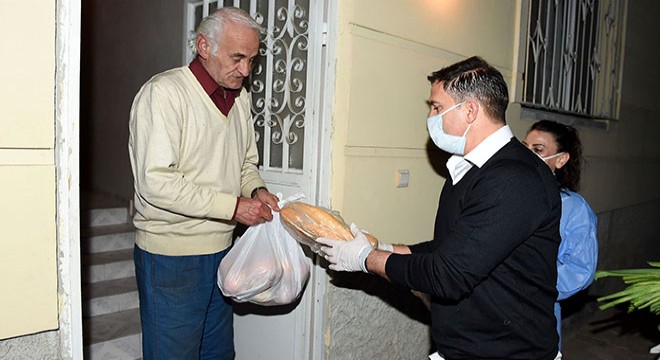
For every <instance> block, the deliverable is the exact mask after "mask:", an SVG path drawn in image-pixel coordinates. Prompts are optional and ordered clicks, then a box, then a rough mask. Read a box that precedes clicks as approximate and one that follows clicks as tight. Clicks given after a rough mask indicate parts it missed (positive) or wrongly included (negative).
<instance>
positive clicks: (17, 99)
mask: <svg viewBox="0 0 660 360" xmlns="http://www.w3.org/2000/svg"><path fill="white" fill-rule="evenodd" d="M55 3H56V2H55V1H41V2H39V4H35V3H34V2H32V1H1V4H0V5H1V7H2V11H0V49H2V55H1V56H0V82H1V83H2V86H0V99H2V100H0V104H1V106H0V129H2V130H1V131H0V148H3V147H4V148H52V147H53V144H54V130H53V129H54V126H53V123H54V104H55V99H54V97H53V92H54V88H55ZM26 19H29V21H26ZM17 29H23V30H22V31H18V30H17Z"/></svg>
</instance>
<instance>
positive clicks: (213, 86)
mask: <svg viewBox="0 0 660 360" xmlns="http://www.w3.org/2000/svg"><path fill="white" fill-rule="evenodd" d="M188 67H189V68H190V71H191V72H192V73H193V75H195V78H197V81H199V83H200V85H202V88H204V92H206V94H207V95H209V96H211V94H213V93H214V92H215V91H216V90H218V88H219V87H220V85H218V83H217V82H215V80H213V78H212V77H211V75H210V74H209V72H208V71H206V69H204V66H202V63H201V62H200V61H199V58H197V57H196V58H195V59H194V60H193V61H192V62H191V63H190V65H189V66H188Z"/></svg>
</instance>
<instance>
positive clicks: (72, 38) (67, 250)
mask: <svg viewBox="0 0 660 360" xmlns="http://www.w3.org/2000/svg"><path fill="white" fill-rule="evenodd" d="M56 6H57V15H56V17H57V19H56V25H55V26H56V34H57V35H56V38H55V42H56V59H55V92H54V94H53V95H54V100H55V123H54V125H55V157H56V158H55V169H56V174H57V179H56V181H57V204H56V206H57V250H58V251H57V271H58V282H59V285H58V295H59V299H60V300H59V301H60V305H59V309H60V310H59V338H60V354H61V358H62V359H82V358H83V330H82V296H81V284H80V215H79V213H80V201H79V200H80V195H79V190H78V188H79V184H80V175H79V170H78V169H79V153H80V146H79V135H78V133H79V129H80V119H79V116H80V115H79V113H80V23H81V17H82V16H81V2H80V0H57V4H56Z"/></svg>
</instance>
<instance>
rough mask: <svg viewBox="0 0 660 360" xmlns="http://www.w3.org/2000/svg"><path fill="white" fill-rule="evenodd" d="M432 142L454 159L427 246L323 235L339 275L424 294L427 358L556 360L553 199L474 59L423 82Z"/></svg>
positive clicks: (487, 73) (489, 71) (494, 78)
mask: <svg viewBox="0 0 660 360" xmlns="http://www.w3.org/2000/svg"><path fill="white" fill-rule="evenodd" d="M428 79H429V80H430V82H431V95H430V98H429V100H428V104H429V106H430V108H431V110H430V114H429V116H430V117H429V118H428V120H427V126H428V130H429V134H430V136H431V139H432V140H433V142H434V143H435V144H436V145H437V146H438V147H439V148H440V149H442V150H444V151H446V152H449V153H451V154H452V157H451V158H450V159H449V160H448V161H447V168H448V170H449V174H450V178H448V179H447V180H446V181H445V184H444V187H443V189H442V193H441V196H440V202H439V206H438V211H437V215H436V221H435V230H434V238H433V240H431V241H429V242H424V243H420V244H417V245H412V246H407V245H393V246H392V245H390V246H383V247H381V246H380V245H379V246H378V249H374V248H372V246H371V244H370V243H369V241H368V240H367V239H366V237H365V236H364V234H363V233H362V232H361V231H360V230H359V229H358V228H357V226H355V225H352V227H351V228H352V231H353V234H354V235H355V238H354V239H353V240H351V241H347V242H344V241H338V240H334V239H324V238H321V239H319V240H318V241H319V242H321V243H323V244H324V245H325V246H323V247H322V248H321V253H322V254H324V256H325V257H326V259H327V260H328V261H329V262H330V264H331V265H330V268H331V269H332V270H338V271H364V272H370V273H374V274H377V275H380V276H382V277H384V278H386V279H389V280H390V281H391V282H393V283H396V284H399V285H403V286H405V287H408V288H410V289H412V290H415V291H418V292H424V293H427V294H430V296H431V322H432V339H433V343H434V345H435V347H436V350H437V353H434V354H432V355H431V357H430V358H431V359H447V360H455V359H472V360H474V359H525V360H531V359H539V360H552V359H559V358H561V355H559V353H558V349H557V341H558V339H557V332H556V328H555V324H556V323H555V317H554V314H553V306H554V301H555V299H556V298H557V290H556V287H555V285H556V281H557V268H556V260H557V249H558V246H559V242H560V236H559V219H560V216H561V200H560V196H559V191H558V189H557V184H556V181H555V179H554V178H553V176H552V173H551V171H550V170H549V169H548V167H547V166H546V165H545V164H544V163H543V162H542V161H541V160H540V159H539V158H538V157H537V156H535V155H534V154H533V153H532V152H530V151H529V150H528V149H527V148H526V147H525V146H524V145H522V144H521V143H520V142H519V141H518V140H517V139H516V138H514V137H513V134H512V132H511V130H510V128H509V127H508V126H507V125H506V121H505V111H506V108H507V105H508V101H509V98H508V91H507V86H506V83H505V82H504V78H503V77H502V74H501V73H500V72H499V71H497V70H496V69H495V68H493V67H492V66H490V65H489V64H488V63H487V62H485V61H484V60H483V59H481V58H479V57H472V58H469V59H466V60H464V61H461V62H459V63H456V64H453V65H451V66H449V67H446V68H444V69H441V70H439V71H436V72H434V73H433V74H431V76H429V77H428Z"/></svg>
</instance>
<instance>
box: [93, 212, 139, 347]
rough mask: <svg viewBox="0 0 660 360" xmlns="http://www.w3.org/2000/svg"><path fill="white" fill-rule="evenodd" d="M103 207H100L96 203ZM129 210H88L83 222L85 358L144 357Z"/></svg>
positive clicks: (132, 233) (132, 232) (133, 232)
mask: <svg viewBox="0 0 660 360" xmlns="http://www.w3.org/2000/svg"><path fill="white" fill-rule="evenodd" d="M95 206H98V205H95ZM128 213H129V211H128V209H127V208H125V207H101V208H92V209H89V210H83V214H82V218H81V223H82V228H81V252H82V254H81V258H82V274H81V275H82V282H83V283H82V297H83V300H82V302H83V314H82V315H83V345H84V354H85V359H87V360H107V359H122V360H124V359H126V360H130V359H140V358H141V357H142V350H141V331H140V313H139V305H138V304H139V301H138V293H137V285H136V283H135V266H134V264H133V244H134V239H135V231H134V228H133V226H132V224H131V222H130V221H129V219H128V218H129V215H128Z"/></svg>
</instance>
